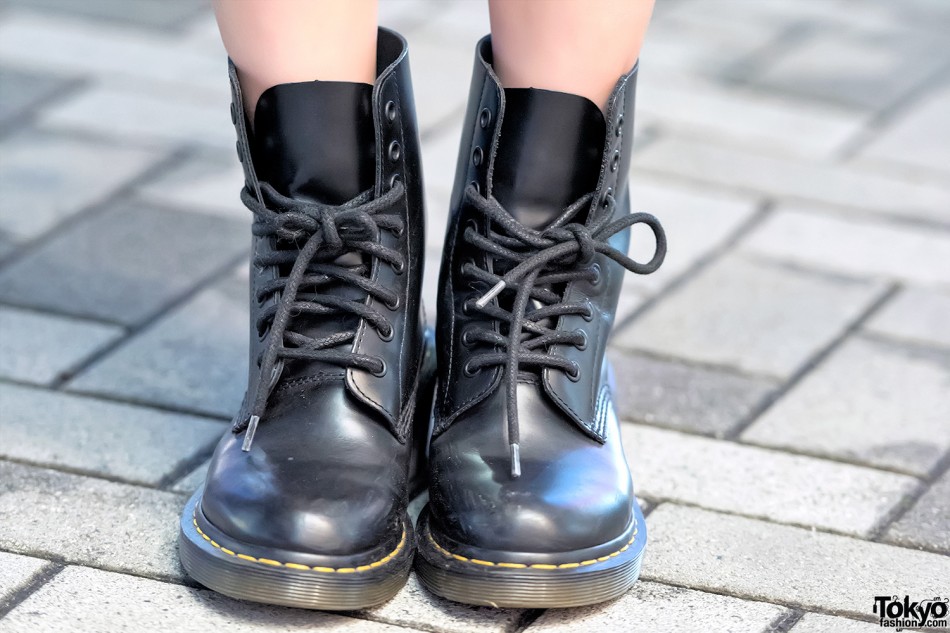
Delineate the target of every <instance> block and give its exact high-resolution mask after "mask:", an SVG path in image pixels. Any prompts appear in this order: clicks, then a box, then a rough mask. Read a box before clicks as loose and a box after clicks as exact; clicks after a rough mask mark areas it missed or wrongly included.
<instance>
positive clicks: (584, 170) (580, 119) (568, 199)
mask: <svg viewBox="0 0 950 633" xmlns="http://www.w3.org/2000/svg"><path fill="white" fill-rule="evenodd" d="M606 133H607V124H606V122H605V121H604V115H603V114H602V113H601V111H600V108H598V107H597V106H596V105H595V104H594V102H593V101H591V100H590V99H587V98H585V97H581V96H578V95H572V94H568V93H565V92H553V91H550V90H540V89H536V88H505V113H504V119H503V121H502V124H501V138H500V140H499V146H498V152H497V154H496V156H495V163H494V168H493V172H492V195H494V196H495V198H497V199H498V201H499V202H500V203H501V204H502V206H504V207H505V209H506V210H507V211H508V212H509V213H511V214H512V215H513V216H514V217H515V218H516V219H517V220H518V221H519V222H521V223H522V224H524V225H525V226H528V227H531V228H534V229H540V228H543V227H545V226H547V225H548V224H550V223H551V222H552V221H553V220H554V219H556V218H557V217H558V216H559V215H560V214H561V212H562V211H563V210H564V208H565V207H567V206H568V205H569V204H571V203H572V202H575V201H576V200H577V199H578V198H580V197H581V196H583V195H584V194H587V193H590V192H592V191H593V190H594V189H595V188H596V187H597V179H598V177H599V176H600V164H601V159H602V155H603V152H604V137H605V135H606ZM584 220H585V218H584V217H578V218H577V221H579V222H583V221H584Z"/></svg>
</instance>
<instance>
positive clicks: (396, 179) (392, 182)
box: [389, 174, 402, 189]
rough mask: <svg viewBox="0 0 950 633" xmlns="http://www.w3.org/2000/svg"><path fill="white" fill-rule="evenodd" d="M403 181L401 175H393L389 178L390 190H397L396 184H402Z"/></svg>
mask: <svg viewBox="0 0 950 633" xmlns="http://www.w3.org/2000/svg"><path fill="white" fill-rule="evenodd" d="M401 180H402V178H401V177H400V176H399V174H393V175H392V176H391V177H390V178H389V188H390V189H395V188H396V184H397V183H398V182H400V181H401Z"/></svg>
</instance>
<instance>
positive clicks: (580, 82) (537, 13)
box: [489, 0, 653, 109]
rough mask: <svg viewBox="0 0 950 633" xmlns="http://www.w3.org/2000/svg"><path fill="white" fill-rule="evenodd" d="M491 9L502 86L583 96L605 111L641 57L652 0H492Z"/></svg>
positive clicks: (490, 1)
mask: <svg viewBox="0 0 950 633" xmlns="http://www.w3.org/2000/svg"><path fill="white" fill-rule="evenodd" d="M489 10H490V13H491V30H492V51H493V55H494V68H495V72H497V73H498V76H499V78H500V79H501V83H502V85H503V86H505V87H506V88H543V89H545V90H557V91H559V92H569V93H572V94H578V95H581V96H583V97H587V98H588V99H590V100H591V101H593V102H594V103H596V104H597V105H598V106H600V107H601V108H602V109H603V108H604V107H605V106H606V103H607V98H608V97H609V96H610V91H611V90H612V89H613V87H614V84H615V83H616V82H617V78H618V77H620V75H622V74H624V73H625V72H627V71H628V70H630V68H631V67H632V66H633V64H634V62H635V61H636V60H637V57H638V56H639V55H640V47H641V45H642V44H643V37H644V35H645V34H646V30H647V25H648V24H649V23H650V15H651V14H652V13H653V0H489Z"/></svg>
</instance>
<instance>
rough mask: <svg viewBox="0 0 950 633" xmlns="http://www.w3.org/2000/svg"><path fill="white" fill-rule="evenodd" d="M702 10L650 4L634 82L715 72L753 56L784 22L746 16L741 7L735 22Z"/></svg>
mask: <svg viewBox="0 0 950 633" xmlns="http://www.w3.org/2000/svg"><path fill="white" fill-rule="evenodd" d="M678 4H680V5H684V4H686V3H678ZM718 4H719V3H718V2H717V5H718ZM664 8H665V11H664ZM704 8H705V7H704V5H703V3H690V4H689V6H680V7H678V6H676V5H672V4H671V5H666V6H665V7H664V5H663V4H660V5H659V6H657V7H655V9H654V16H653V21H652V22H651V24H650V28H649V29H648V30H647V34H646V39H645V41H644V43H643V50H642V52H641V55H640V58H641V59H642V60H644V64H643V66H642V67H641V69H640V73H641V75H640V82H641V83H640V85H644V84H646V83H648V82H656V81H662V77H663V76H665V75H666V74H667V73H668V72H669V71H671V70H672V71H677V72H681V73H687V74H690V75H694V76H698V77H707V78H708V77H715V76H718V75H719V74H721V73H722V71H723V69H726V68H730V67H732V66H734V65H736V64H738V63H740V62H741V61H742V60H743V59H744V58H746V57H748V56H750V55H754V54H755V53H756V51H759V50H760V49H762V47H764V46H766V45H767V44H768V43H769V42H771V41H773V40H774V39H775V38H776V37H778V36H779V35H780V34H781V33H782V31H784V30H785V29H786V28H787V27H788V24H787V23H785V24H779V23H776V22H771V23H766V22H764V21H763V20H755V21H753V20H749V19H748V15H749V11H748V8H747V7H742V8H741V9H740V10H741V11H742V14H743V19H741V20H736V19H733V14H730V13H728V12H725V11H721V10H720V11H716V10H713V11H704Z"/></svg>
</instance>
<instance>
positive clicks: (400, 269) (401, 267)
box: [392, 262, 406, 275]
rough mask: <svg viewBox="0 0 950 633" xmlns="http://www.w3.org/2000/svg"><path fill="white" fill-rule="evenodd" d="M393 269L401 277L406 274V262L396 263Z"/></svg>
mask: <svg viewBox="0 0 950 633" xmlns="http://www.w3.org/2000/svg"><path fill="white" fill-rule="evenodd" d="M392 268H393V272H394V273H396V274H397V275H401V274H403V273H404V272H406V262H394V263H393V264H392Z"/></svg>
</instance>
